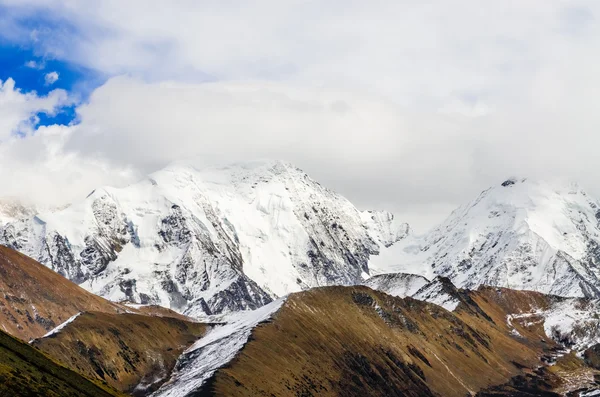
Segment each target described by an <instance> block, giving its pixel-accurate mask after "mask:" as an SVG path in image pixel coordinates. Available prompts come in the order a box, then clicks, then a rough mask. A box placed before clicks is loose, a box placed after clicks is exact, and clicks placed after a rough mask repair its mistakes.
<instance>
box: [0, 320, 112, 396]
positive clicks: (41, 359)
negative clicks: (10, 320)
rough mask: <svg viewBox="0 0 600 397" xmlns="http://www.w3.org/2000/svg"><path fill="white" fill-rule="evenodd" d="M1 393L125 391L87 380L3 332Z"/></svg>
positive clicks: (0, 336) (0, 337) (0, 339)
mask: <svg viewBox="0 0 600 397" xmlns="http://www.w3.org/2000/svg"><path fill="white" fill-rule="evenodd" d="M0 396H11V397H20V396H28V397H29V396H31V397H33V396H47V397H109V396H122V394H121V393H119V392H117V391H116V390H112V389H111V388H109V387H106V386H100V385H98V384H95V383H93V382H92V381H90V380H88V379H85V378H84V377H83V376H81V375H79V374H77V373H75V372H73V371H71V370H69V369H67V368H65V367H62V366H61V365H59V364H57V363H55V362H54V361H52V360H51V359H50V358H48V357H46V356H45V355H44V354H42V353H41V352H39V351H38V350H36V349H35V348H33V347H31V346H29V345H28V344H26V343H23V342H21V341H20V340H18V339H17V338H14V337H12V336H10V335H8V334H6V333H4V332H1V331H0Z"/></svg>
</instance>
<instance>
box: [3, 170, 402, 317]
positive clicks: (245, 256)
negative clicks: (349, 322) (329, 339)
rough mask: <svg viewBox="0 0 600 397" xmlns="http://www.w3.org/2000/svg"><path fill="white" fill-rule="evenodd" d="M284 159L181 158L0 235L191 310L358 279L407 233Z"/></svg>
mask: <svg viewBox="0 0 600 397" xmlns="http://www.w3.org/2000/svg"><path fill="white" fill-rule="evenodd" d="M407 233H408V226H407V225H406V224H402V223H400V222H398V220H397V219H395V218H394V217H393V216H392V215H391V214H388V213H383V212H370V213H363V214H361V213H360V212H359V211H358V210H357V209H356V208H355V207H354V206H353V205H352V204H351V203H350V202H348V201H347V200H346V199H344V198H343V197H341V196H339V195H337V194H335V193H334V192H332V191H330V190H328V189H326V188H324V187H322V186H321V185H319V184H318V183H317V182H315V181H313V180H312V179H310V178H309V177H308V176H307V175H306V174H305V173H304V172H302V171H301V170H299V169H297V168H295V167H293V166H291V165H289V164H286V163H283V162H278V161H269V162H256V163H249V164H239V165H235V166H230V167H224V168H210V169H203V170H198V169H196V168H194V167H193V166H190V165H183V164H182V165H174V166H171V167H168V168H166V169H164V170H162V171H159V172H157V173H155V174H153V175H151V176H150V177H148V178H147V179H146V180H144V181H142V182H140V183H138V184H135V185H132V186H129V187H127V188H124V189H113V188H102V189H97V190H95V191H94V192H92V193H91V194H90V195H89V196H88V197H87V198H86V199H85V201H83V202H81V203H79V204H76V205H73V206H71V207H69V208H66V209H63V210H60V211H55V212H50V213H42V214H38V215H37V216H34V217H29V218H24V219H20V220H17V221H13V222H9V223H7V224H5V225H4V226H0V243H1V244H4V245H7V246H9V247H12V248H14V249H17V250H19V251H21V252H24V253H26V254H27V255H29V256H31V257H33V258H35V259H37V260H39V261H40V262H42V263H43V264H45V265H47V266H48V267H50V268H51V269H53V270H55V271H56V272H58V273H60V274H62V275H64V276H65V277H67V278H69V279H71V280H73V281H75V282H77V283H79V284H80V285H81V286H82V287H84V288H86V289H88V290H89V291H92V292H94V293H97V294H100V295H101V296H104V297H106V298H109V299H112V300H129V301H132V302H137V303H154V304H161V305H163V306H166V307H170V308H173V309H175V310H178V311H180V312H185V313H186V314H190V315H207V314H217V313H222V312H228V311H235V310H243V309H254V308H257V307H260V306H262V305H264V304H266V303H268V302H270V301H271V300H272V299H273V298H275V297H278V296H282V295H285V294H287V293H290V292H294V291H300V290H302V289H306V288H310V287H317V286H324V285H332V284H342V285H349V284H356V283H358V282H360V281H362V280H363V278H364V277H366V276H368V274H369V273H370V269H369V264H368V263H369V259H370V258H371V256H372V255H375V254H377V253H378V252H379V250H380V249H381V247H386V246H390V245H392V244H394V243H395V242H397V241H399V240H401V239H402V238H404V237H406V235H407Z"/></svg>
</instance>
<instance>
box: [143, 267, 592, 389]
mask: <svg viewBox="0 0 600 397" xmlns="http://www.w3.org/2000/svg"><path fill="white" fill-rule="evenodd" d="M427 286H428V287H429V288H428V291H429V292H430V293H431V292H433V291H434V290H436V288H437V289H438V290H439V291H446V292H448V293H450V294H452V295H453V296H455V297H457V299H459V302H458V303H457V304H456V306H455V307H454V310H453V311H452V312H450V311H448V310H446V309H444V308H443V307H441V306H438V305H435V304H431V303H428V302H423V301H419V300H415V299H412V298H398V297H393V296H390V295H387V294H384V293H382V292H378V291H374V290H372V289H369V288H367V287H363V286H353V287H323V288H315V289H311V290H308V291H303V292H298V293H294V294H291V295H289V296H288V297H285V298H281V299H278V300H276V301H274V302H272V303H270V304H269V305H266V306H264V307H262V308H260V309H258V310H256V311H251V312H244V313H235V314H232V315H231V317H230V320H229V321H228V323H227V324H226V325H223V326H218V327H215V328H213V329H211V330H210V331H209V332H208V333H207V334H206V336H204V337H203V338H201V339H200V340H198V341H197V342H196V343H195V344H194V345H192V346H191V347H190V348H188V349H187V350H186V351H185V352H184V354H183V355H182V356H181V357H180V358H179V360H178V363H177V365H176V366H175V370H174V371H173V374H172V376H171V378H170V379H169V380H168V381H167V382H165V383H164V384H163V385H162V386H161V388H159V389H158V390H157V391H156V392H155V393H154V394H153V397H174V396H178V397H185V396H231V395H236V396H254V395H276V396H357V395H369V396H461V397H462V396H465V395H476V394H477V393H481V395H496V396H501V395H507V396H509V395H510V396H533V395H546V396H559V395H562V393H563V392H564V393H565V394H566V393H567V392H572V391H575V390H578V389H579V390H583V389H588V390H592V389H594V388H596V389H597V388H598V385H596V384H595V381H594V375H597V374H600V372H598V371H597V370H595V369H594V368H591V367H589V366H587V365H586V364H585V363H584V361H583V360H582V359H580V358H578V356H577V355H576V354H575V353H576V352H579V350H574V351H572V352H569V350H568V347H567V344H565V343H563V342H565V341H566V340H567V339H568V338H566V336H567V334H560V333H557V332H554V331H553V330H552V329H554V327H556V326H560V324H561V322H560V320H559V318H560V314H559V313H560V311H561V310H563V309H564V308H566V307H567V306H569V305H571V304H574V302H577V301H579V302H580V303H583V302H586V303H588V304H593V303H591V301H589V300H586V299H579V298H560V297H554V296H549V295H543V294H540V293H537V292H531V291H514V290H509V289H502V288H494V287H482V288H481V289H480V290H478V291H468V290H461V289H457V288H456V287H453V286H452V285H451V283H450V282H449V280H448V279H443V278H439V279H437V280H433V281H432V282H431V283H429V284H428V285H427ZM436 286H437V287H436ZM434 295H435V294H434ZM594 310H595V309H594ZM592 312H593V310H592V311H590V313H592ZM551 313H554V315H552V314H551ZM553 316H554V317H553ZM588 319H589V320H590V322H588V323H585V324H583V323H581V324H579V325H578V326H575V327H571V328H570V330H569V331H568V332H569V335H570V336H573V335H576V334H578V333H580V332H583V331H584V330H588V331H589V330H590V329H594V328H595V329H598V328H599V327H598V326H599V320H598V319H594V318H593V316H591V315H590V316H588ZM563 320H564V317H563ZM563 322H564V321H563ZM567 328H569V327H564V329H563V331H565V332H567ZM594 338H597V335H594ZM596 340H597V339H596ZM580 347H581V348H582V349H586V347H585V346H583V345H581V346H580ZM597 350H598V349H597ZM588 356H589V357H590V359H589V360H590V361H593V357H592V355H591V354H588ZM596 357H597V356H596ZM257 374H260V376H257ZM527 393H529V394H527ZM477 395H480V394H477Z"/></svg>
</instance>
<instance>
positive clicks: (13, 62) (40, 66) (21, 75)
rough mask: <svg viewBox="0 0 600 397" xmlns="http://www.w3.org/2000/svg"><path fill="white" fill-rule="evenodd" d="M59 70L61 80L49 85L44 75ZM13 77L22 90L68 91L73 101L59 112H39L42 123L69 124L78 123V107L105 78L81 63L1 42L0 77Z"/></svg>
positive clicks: (38, 115) (42, 93)
mask: <svg viewBox="0 0 600 397" xmlns="http://www.w3.org/2000/svg"><path fill="white" fill-rule="evenodd" d="M52 72H56V73H57V74H58V80H56V82H54V83H52V84H47V83H46V79H45V76H46V75H47V74H48V73H52ZM8 78H12V79H13V80H14V81H15V85H16V87H17V88H18V89H20V90H21V91H22V92H24V93H27V92H32V91H34V92H36V93H37V95H40V96H46V95H48V93H49V92H50V91H52V90H55V89H63V90H66V91H67V92H68V93H69V95H71V96H72V99H73V101H74V103H73V104H72V105H70V106H64V107H61V108H60V109H59V110H58V112H57V113H56V114H53V115H48V114H46V113H44V112H40V113H37V117H38V118H39V125H51V124H65V125H66V124H69V123H71V122H76V120H75V117H76V114H75V108H76V106H77V105H78V104H80V103H82V102H84V101H86V100H87V98H88V97H89V95H90V94H91V92H92V91H93V90H94V89H95V88H97V87H98V86H100V85H101V84H102V83H103V82H104V81H105V80H106V78H105V77H104V78H103V77H101V74H100V73H98V72H95V71H92V70H90V69H87V68H84V67H82V66H78V65H74V64H72V63H68V62H64V61H60V60H57V59H53V58H51V57H40V56H36V53H35V51H34V50H33V48H32V47H27V46H24V45H17V44H11V43H8V42H7V41H6V40H4V41H0V80H2V81H5V80H6V79H8Z"/></svg>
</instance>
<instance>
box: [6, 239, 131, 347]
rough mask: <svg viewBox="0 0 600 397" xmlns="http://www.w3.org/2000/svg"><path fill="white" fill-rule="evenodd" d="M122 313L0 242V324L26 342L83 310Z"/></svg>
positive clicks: (115, 307) (108, 303) (107, 302)
mask: <svg viewBox="0 0 600 397" xmlns="http://www.w3.org/2000/svg"><path fill="white" fill-rule="evenodd" d="M92 310H94V311H102V312H112V313H115V312H124V311H125V308H124V307H122V306H121V305H118V304H116V303H112V302H109V301H107V300H106V299H103V298H101V297H99V296H96V295H94V294H91V293H89V292H87V291H86V290H84V289H83V288H80V287H79V286H78V285H76V284H74V283H73V282H71V281H69V280H67V279H66V278H64V277H63V276H61V275H60V274H58V273H55V272H54V271H52V270H51V269H48V268H47V267H46V266H44V265H42V264H40V263H38V262H36V261H34V260H33V259H31V258H29V257H27V256H25V255H23V254H21V253H19V252H17V251H14V250H12V249H10V248H6V247H4V246H1V245H0V324H2V330H4V331H5V332H8V333H9V334H11V335H14V336H16V337H18V338H20V339H23V340H25V341H28V340H30V339H33V338H38V337H40V336H42V335H44V334H45V333H47V332H48V331H50V330H51V329H53V328H54V327H56V326H58V325H60V324H61V323H63V322H65V321H66V320H68V319H69V318H70V317H71V316H73V315H75V314H77V313H79V312H82V311H92Z"/></svg>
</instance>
